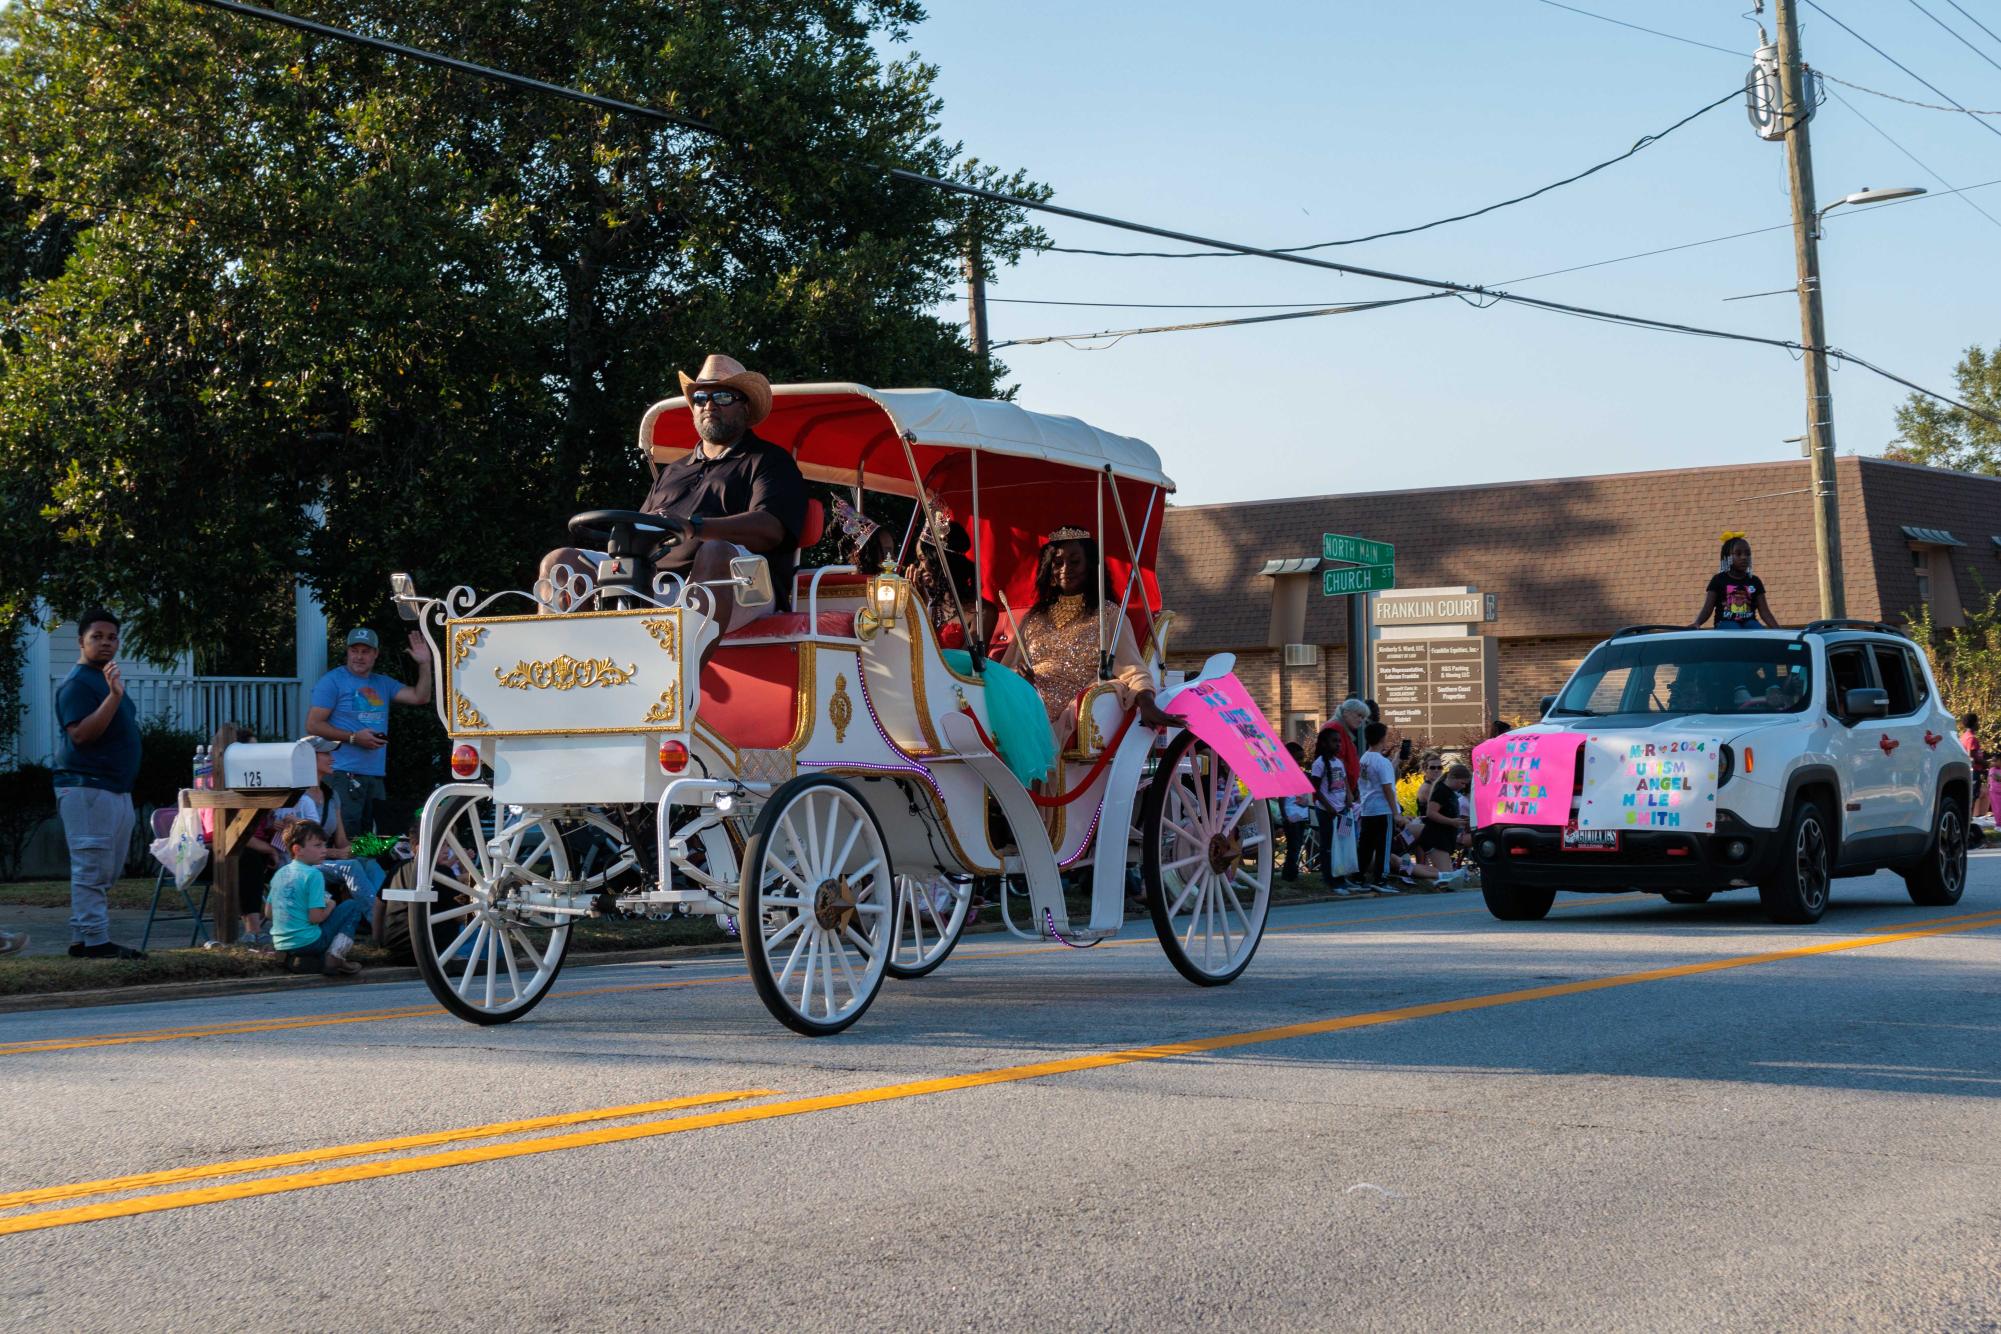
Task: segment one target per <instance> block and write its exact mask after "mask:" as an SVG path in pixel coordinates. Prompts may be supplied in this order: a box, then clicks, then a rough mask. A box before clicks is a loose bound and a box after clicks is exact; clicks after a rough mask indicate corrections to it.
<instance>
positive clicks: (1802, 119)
mask: <svg viewBox="0 0 2001 1334" xmlns="http://www.w3.org/2000/svg"><path fill="white" fill-rule="evenodd" d="M1796 3H1797V0H1774V8H1775V9H1776V10H1777V15H1778V27H1779V41H1778V46H1779V52H1778V55H1779V94H1780V106H1779V114H1780V117H1781V123H1782V124H1783V125H1784V126H1785V134H1786V177H1787V182H1788V184H1790V185H1791V187H1792V197H1793V255H1794V258H1795V259H1796V260H1797V261H1798V265H1799V299H1800V341H1801V342H1803V343H1805V344H1806V356H1805V358H1804V361H1805V365H1806V438H1807V458H1808V460H1809V464H1808V471H1809V475H1810V476H1811V477H1812V479H1813V541H1814V550H1815V552H1816V554H1817V555H1818V556H1819V558H1820V614H1821V615H1822V616H1823V617H1839V616H1846V615H1847V614H1848V599H1847V596H1846V594H1845V593H1844V592H1843V589H1842V582H1841V504H1840V499H1839V497H1837V496H1836V494H1835V480H1834V397H1833V394H1832V392H1831V390H1830V388H1829V386H1828V382H1827V350H1826V349H1827V337H1826V326H1825V324H1824V323H1823V321H1822V318H1821V309H1820V236H1819V232H1820V220H1819V217H1818V216H1817V215H1816V213H1815V211H1814V197H1813V147H1812V142H1811V141H1810V139H1809V138H1808V136H1807V117H1808V115H1809V114H1810V113H1811V112H1812V110H1813V108H1812V105H1811V102H1812V93H1811V91H1810V90H1809V89H1808V88H1807V86H1806V74H1805V72H1804V71H1803V70H1802V69H1801V62H1800V33H1799V16H1798V11H1797V9H1796V8H1795V5H1796Z"/></svg>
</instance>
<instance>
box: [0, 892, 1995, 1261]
mask: <svg viewBox="0 0 2001 1334" xmlns="http://www.w3.org/2000/svg"><path fill="white" fill-rule="evenodd" d="M1998 925H2001V912H1986V913H1977V914H1973V915H1971V916H1966V917H1954V918H1945V919H1941V920H1937V921H1931V922H1915V923H1910V924H1907V925H1905V926H1901V927H1897V928H1893V929H1891V930H1889V931H1885V932H1880V933H1877V934H1874V935H1868V936H1858V937H1854V938H1851V939H1848V940H1833V941H1826V942H1823V943H1820V944H1814V945H1803V946H1799V947H1797V948H1794V949H1786V950H1771V951H1767V952H1764V953H1760V954H1744V955H1737V956H1735V957H1732V958H1724V959H1711V960H1707V961H1704V962H1701V963H1689V964H1678V965H1675V966H1673V967H1668V968H1652V969H1647V970H1644V971H1641V972H1634V973H1618V974H1614V975H1612V976H1609V977H1599V978H1590V979H1586V980H1582V981H1577V982H1562V983H1556V984H1553V985H1550V986H1542V987H1528V988H1524V989H1521V990H1515V991H1501V992H1494V993H1492V994H1489V995H1484V996H1468V997H1463V998H1461V999H1458V1000H1448V1001H1435V1002H1432V1003H1429V1004H1424V1005H1410V1006H1404V1007H1401V1008H1398V1009H1394V1010H1376V1011H1372V1012H1369V1013H1366V1014H1354V1015H1343V1016H1339V1017H1335V1018H1328V1019H1316V1020H1310V1021H1306V1022H1302V1023H1296V1024H1285V1025H1281V1026H1279V1027H1276V1028H1259V1029H1252V1030H1250V1031H1248V1032H1242V1033H1225V1034H1219V1035H1217V1036H1214V1037H1207V1038H1194V1039H1190V1040H1187V1041H1183V1042H1168V1043H1161V1044H1158V1045H1155V1046H1148V1047H1134V1048H1129V1049H1127V1050H1124V1051H1111V1052H1095V1053H1090V1054H1087V1055H1082V1056H1073V1057H1067V1058H1065V1059H1062V1060H1054V1061H1039V1062H1036V1063H1034V1064H1031V1065H1015V1066H1007V1067H1003V1068H1001V1069H998V1070H985V1071H978V1072H974V1073H971V1074H963V1075H951V1076H947V1077H944V1078H939V1079H925V1080H917V1081H914V1082H909V1083H902V1084H887V1085H882V1086H880V1087H877V1088H868V1089H856V1090H853V1091H850V1092H846V1093H832V1094H826V1095H823V1096H820V1097H810V1098H792V1099H788V1100H785V1101H780V1102H765V1103H757V1104H755V1105H752V1106H744V1107H732V1108H729V1109H726V1110H723V1111H712V1112H699V1113H696V1114H694V1115H686V1116H671V1117H665V1118H662V1119H658V1120H649V1121H639V1122H636V1123H633V1124H629V1125H622V1126H600V1127H596V1128H593V1129H589V1130H578V1131H570V1132H567V1133H560V1134H554V1135H544V1136H540V1137H537V1138H532V1139H520V1140H513V1141H510V1142H508V1143H503V1144H484V1145H477V1146H474V1147H470V1148H462V1149H453V1150H447V1151H445V1152H440V1153H429V1154H417V1155H413V1156H410V1157H404V1158H394V1159H382V1160H377V1161H373V1162H365V1163H350V1164H347V1165H345V1166H339V1167H330V1168H324V1169H320V1170H316V1171H306V1172H295V1173H290V1174H287V1175H280V1176H267V1177H259V1178H255V1179H252V1180H248V1181H239V1182H232V1183H228V1184H223V1185H217V1186H209V1187H202V1188H197V1189H192V1190H170V1191H164V1192H160V1193H156V1194H151V1195H138V1196H134V1197H131V1198H127V1199H122V1200H108V1201H104V1202H101V1203H96V1204H87V1205H77V1206H72V1207H69V1208H61V1209H45V1210H41V1211H39V1212H34V1213H25V1214H17V1215H15V1216H14V1217H12V1218H4V1219H0V1235H7V1234H11V1233H20V1232H37V1231H42V1230H45V1229H48V1228H57V1227H68V1226H72V1225H74V1224H77V1223H88V1222H95V1221H98V1220H101V1219H107V1218H129V1217H133V1216H136V1215H140V1214H150V1213H159V1212H162V1211H164V1210H169V1209H186V1208H192V1207H194V1206H196V1205H204V1204H220V1203H225V1202H227V1201H231V1200H244V1199H254V1198H257V1197H259V1196H264V1195H279V1194H285V1193H288V1192H292V1191H300V1190H312V1189H315V1188H317V1187H320V1186H331V1185H338V1184H341V1183H344V1182H353V1181H370V1180H378V1179H381V1178H384V1177H392V1176H402V1175H406V1174H409V1173H412V1172H430V1171H436V1170H438V1169H440V1168H446V1167H463V1166H468V1165H471V1164H475V1163H492V1162H501V1161H504V1160H506V1159H510V1158H522V1157H528V1156H530V1155H535V1154H544V1153H559V1152H562V1151H564V1150H567V1149H581V1148H591V1147H596V1146H600V1145H606V1144H622V1143H629V1142H632V1141H636V1140H643V1139H653V1138H657V1137H659V1136H662V1135H678V1134H682V1133H684V1132H687V1131H691V1130H707V1129H712V1128H715V1127H719V1126H729V1125H746V1124H749V1123H752V1122H756V1121H768V1120H775V1119H778V1118H781V1117H791V1116H804V1115H808V1114H811V1113H814V1112H826V1111H836V1110H839V1109H843V1108H849V1107H863V1106H867V1105H870V1104H872V1103H882V1102H894V1101H898V1100H902V1099H908V1098H922V1097H928V1096H930V1095H932V1094H938V1093H953V1092H959V1091H962V1090H965V1089H975V1088H984V1087H987V1086H990V1085H995V1084H1011V1083H1018V1082H1021V1081H1023V1080H1030V1079H1048V1078H1051V1077H1052V1076H1056V1075H1067V1074H1077V1073H1080V1072H1082V1071H1086V1070H1103V1069H1108V1068H1110V1067H1113V1066H1120V1065H1134V1064H1139V1063H1144V1062H1150V1061H1162V1060H1167V1059H1170V1058H1172V1057H1177V1056H1193V1055H1199V1054H1201V1053H1205V1052H1215V1051H1226V1050H1229V1049H1231V1048H1235V1047H1250V1046H1257V1045H1260V1044H1263V1043H1270V1042H1284V1041H1289V1040H1292V1039H1295V1038H1306V1037H1318V1036H1322V1035H1325V1034H1329V1033H1340V1032H1346V1031H1349V1030H1352V1029H1360V1028H1372V1027H1376V1026H1378V1025H1382V1024H1395V1023H1403V1022H1405V1021H1408V1020H1413V1019H1429V1018H1434V1017H1436V1016H1439V1015H1447V1014H1464V1013H1468V1012H1471V1011H1475V1010H1489V1009H1495V1008H1498V1007H1500V1006H1505V1005H1520V1004H1523V1003H1525V1002H1529V1001H1540V1000H1552V999H1555V998H1557V997H1562V996H1576V995H1583V994H1585V993H1587V992H1593V991H1607V990H1611V989H1613V988H1616V987H1630V986H1637V985H1639V984H1641V983H1645V982H1664V981H1668V980H1671V979H1674V978H1682V977H1698V976H1701V975H1703V974H1707V973H1719V972H1725V971H1728V970H1731V969H1736V968H1750V967H1755V966H1757V965H1760V964H1769V963H1781V962H1786V961H1789V960H1796V959H1807V958H1812V957H1814V956H1816V955H1822V954H1837V953H1841V952H1844V951H1847V950H1858V949H1868V948H1870V947H1872V946H1877V945H1890V944H1895V943H1898V942H1901V941H1908V940H1919V939H1923V938H1925V937H1928V936H1944V935H1952V934H1955V933H1958V932H1963V931H1977V930H1980V929H1982V928H1984V927H1990V926H1998ZM760 1096H769V1095H767V1094H764V1093H760V1092H758V1091H745V1092H736V1093H716V1094H703V1095H699V1096H697V1097H694V1098H689V1099H675V1100H670V1101H668V1102H663V1103H637V1104H631V1105H628V1106H625V1107H610V1108H602V1109H599V1110H598V1111H595V1112H574V1113H568V1114H565V1115H564V1116H558V1117H540V1118H534V1119H532V1120H527V1121H513V1122H500V1123H497V1124H496V1125H493V1126H477V1127H472V1128H470V1129H467V1130H460V1131H444V1132H437V1133H436V1134H432V1135H416V1136H408V1137H405V1138H403V1139H400V1140H376V1141H371V1142H369V1143H367V1144H360V1145H342V1146H338V1147H335V1148H331V1149H317V1150H305V1151H302V1152H300V1153H296V1154H280V1155H274V1156H272V1157H268V1158H258V1159H239V1160H236V1161H234V1162H224V1163H215V1164H210V1165H207V1166H201V1167H186V1168H174V1169H168V1170H166V1171H163V1172H149V1173H139V1174H135V1175H132V1176H124V1177H113V1178H109V1179H107V1180H103V1181H91V1182H79V1183H76V1184H74V1185H69V1186H54V1187H47V1188H44V1189H41V1190H31V1191H17V1192H14V1193H13V1194H11V1195H5V1196H0V1210H4V1209H7V1208H19V1207H22V1206H25V1205H30V1204H37V1203H51V1202H55V1201H58V1200H66V1199H77V1198H81V1197H84V1196H88V1195H96V1194H112V1193H118V1192H123V1191H129V1190H135V1189H144V1188H145V1187H147V1186H152V1185H173V1184H177V1183H179V1182H184V1181H193V1180H201V1179H205V1178H213V1177H219V1176H228V1175H236V1174H240V1173H244V1172H251V1171H259V1170H269V1169H271V1168H281V1167H287V1166H296V1165H302V1164H305V1163H311V1162H321V1161H327V1160H331V1159H337V1158H343V1157H356V1156H361V1155H364V1154H374V1153H382V1152H388V1151H392V1150H394V1149H400V1148H418V1147H426V1146H429V1145H432V1144H436V1143H446V1142H453V1141H457V1140H463V1139H469V1138H491V1137H495V1136H504V1135H510V1134H517V1133H520V1132H521V1131H523V1130H531V1129H539V1128H548V1127H553V1126H560V1125H567V1124H580V1123H585V1122H589V1121H594V1120H605V1119H612V1118H616V1117H628V1116H632V1115H635V1114H643V1113H645V1112H649V1111H654V1110H670V1109H672V1108H675V1107H689V1106H699V1105H704V1104H706V1103H714V1102H721V1101H740V1100H743V1099H747V1098H754V1097H760Z"/></svg>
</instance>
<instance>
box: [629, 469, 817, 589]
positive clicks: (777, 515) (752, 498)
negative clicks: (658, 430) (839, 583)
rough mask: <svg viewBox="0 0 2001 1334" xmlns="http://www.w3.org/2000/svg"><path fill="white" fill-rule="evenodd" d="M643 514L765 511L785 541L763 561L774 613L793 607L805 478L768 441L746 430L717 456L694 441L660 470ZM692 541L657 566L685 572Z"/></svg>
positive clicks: (721, 514) (709, 515)
mask: <svg viewBox="0 0 2001 1334" xmlns="http://www.w3.org/2000/svg"><path fill="white" fill-rule="evenodd" d="M640 508H641V509H642V510H645V511H646V512H647V513H648V514H671V515H673V516H674V517H675V518H679V519H692V518H694V517H695V516H696V515H698V514H699V515H701V516H702V517H703V518H705V519H706V518H721V517H724V516H726V515H732V514H759V513H762V514H769V515H771V517H773V518H774V519H777V520H778V522H779V523H780V524H782V525H784V528H785V541H784V543H783V544H782V545H781V547H780V549H779V550H777V551H773V552H769V553H767V554H766V555H765V559H766V560H767V561H769V562H770V563H771V588H772V592H773V594H774V595H775V596H776V598H777V602H776V604H775V606H774V607H773V610H774V611H786V610H789V609H790V608H791V606H792V572H793V570H794V568H795V567H796V566H797V565H798V563H799V549H798V546H797V543H798V540H799V530H800V529H801V528H803V527H804V526H805V524H806V479H805V478H803V477H801V476H800V475H799V465H798V464H796V463H794V462H793V461H792V456H791V455H790V454H788V453H786V452H785V451H784V450H782V449H780V448H779V447H778V446H776V445H774V444H771V443H770V442H768V441H764V440H760V439H758V438H757V437H756V436H754V435H750V434H748V433H746V434H745V435H744V437H743V439H741V440H739V441H737V443H736V445H735V447H734V448H732V449H731V450H730V451H729V452H728V453H726V454H723V455H721V456H720V457H718V458H705V457H703V455H702V448H701V446H700V445H697V446H696V447H695V448H694V449H692V450H690V451H689V452H688V455H687V457H686V458H682V459H677V460H675V461H674V462H673V463H670V464H668V465H667V466H666V467H664V468H662V469H661V470H660V475H659V476H658V477H656V478H654V479H653V489H652V490H650V491H648V492H647V493H646V502H645V503H644V504H643V505H641V506H640ZM694 549H695V544H694V543H692V542H684V543H682V544H680V545H679V546H677V547H675V548H673V549H672V550H670V551H669V552H668V553H667V554H666V555H665V556H663V557H661V559H660V562H659V563H660V568H662V569H665V570H685V569H686V568H687V567H688V564H689V562H690V561H691V560H693V558H694Z"/></svg>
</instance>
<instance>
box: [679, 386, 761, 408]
mask: <svg viewBox="0 0 2001 1334" xmlns="http://www.w3.org/2000/svg"><path fill="white" fill-rule="evenodd" d="M688 401H689V402H690V403H692V404H694V405H695V406H696V407H698V408H704V407H707V406H708V405H709V404H711V403H713V404H715V405H716V406H717V407H719V408H727V407H733V406H735V405H736V404H738V403H747V402H749V401H750V398H749V395H747V394H743V393H739V392H738V391H737V390H734V389H697V390H696V391H695V392H694V393H692V394H690V395H688Z"/></svg>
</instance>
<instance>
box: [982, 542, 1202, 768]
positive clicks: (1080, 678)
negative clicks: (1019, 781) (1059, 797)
mask: <svg viewBox="0 0 2001 1334" xmlns="http://www.w3.org/2000/svg"><path fill="white" fill-rule="evenodd" d="M1098 569H1099V567H1098V544H1097V542H1096V540H1095V539H1093V538H1092V536H1091V535H1090V534H1089V533H1087V532H1085V531H1084V530H1083V529H1081V528H1059V529H1057V530H1056V531H1055V532H1054V533H1051V534H1050V536H1049V540H1048V541H1047V542H1045V543H1044V544H1043V546H1042V555H1041V558H1040V560H1039V561H1038V562H1037V565H1036V571H1035V605H1034V606H1033V607H1032V608H1030V610H1029V611H1028V613H1027V614H1026V615H1025V616H1023V617H1022V618H1021V622H1020V625H1019V627H1018V628H1017V629H1016V631H1015V635H1014V641H1013V642H1012V643H1011V644H1009V645H1008V651H1007V656H1006V658H1005V659H1003V661H1004V662H1005V663H1006V665H1007V666H1009V667H1011V668H1013V669H1014V670H1015V671H1017V672H1019V673H1020V674H1021V675H1022V676H1024V677H1026V678H1027V679H1028V681H1029V682H1030V683H1031V684H1032V685H1034V687H1035V693H1036V694H1038V695H1040V696H1041V697H1042V707H1043V709H1044V710H1045V711H1046V712H1047V713H1048V714H1049V726H1050V729H1051V730H1052V731H1054V732H1055V734H1056V736H1057V739H1058V744H1059V745H1064V744H1067V743H1068V741H1069V738H1070V734H1071V733H1072V732H1074V731H1075V730H1076V725H1077V697H1078V696H1079V695H1081V694H1083V693H1084V691H1086V690H1088V689H1089V688H1090V687H1092V686H1093V685H1095V684H1097V682H1098V620H1099V616H1098V613H1099V602H1100V600H1101V597H1100V588H1099V574H1098ZM1104 610H1105V622H1106V625H1105V629H1106V631H1107V632H1108V633H1111V632H1116V634H1117V636H1118V638H1117V640H1116V641H1115V642H1114V645H1113V649H1112V676H1111V680H1112V684H1113V685H1114V686H1115V687H1116V688H1117V689H1118V692H1119V703H1121V704H1123V705H1125V706H1126V707H1127V708H1131V707H1133V706H1134V705H1135V704H1137V706H1138V708H1139V716H1140V721H1141V722H1143V723H1145V724H1146V725H1148V726H1149V727H1166V726H1169V725H1172V724H1173V722H1174V719H1173V718H1171V717H1169V716H1168V715H1167V714H1165V713H1162V712H1161V711H1160V709H1159V708H1158V707H1156V706H1155V704H1154V702H1153V692H1154V682H1153V678H1152V677H1151V676H1149V675H1148V674H1147V670H1146V666H1145V664H1144V662H1143V661H1142V660H1141V658H1140V654H1139V646H1138V645H1137V644H1136V643H1134V642H1133V633H1132V626H1131V625H1130V624H1128V623H1127V622H1126V620H1125V618H1124V617H1121V616H1118V615H1117V614H1116V608H1111V607H1108V608H1105V609H1104ZM1114 621H1116V622H1118V624H1117V625H1113V624H1112V622H1114Z"/></svg>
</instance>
